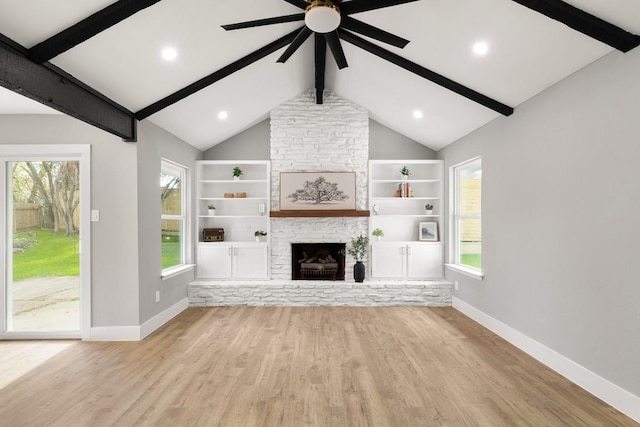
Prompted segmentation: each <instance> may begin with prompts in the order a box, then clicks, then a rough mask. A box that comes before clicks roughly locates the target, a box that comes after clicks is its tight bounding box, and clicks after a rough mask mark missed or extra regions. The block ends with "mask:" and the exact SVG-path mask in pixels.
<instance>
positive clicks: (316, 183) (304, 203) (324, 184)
mask: <svg viewBox="0 0 640 427" xmlns="http://www.w3.org/2000/svg"><path fill="white" fill-rule="evenodd" d="M355 208H356V174H355V172H281V173H280V209H281V210H353V209H355Z"/></svg>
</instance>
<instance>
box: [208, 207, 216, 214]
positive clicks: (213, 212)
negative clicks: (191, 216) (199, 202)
mask: <svg viewBox="0 0 640 427" xmlns="http://www.w3.org/2000/svg"><path fill="white" fill-rule="evenodd" d="M207 210H208V211H209V216H215V215H216V207H215V206H213V205H211V204H210V205H207Z"/></svg>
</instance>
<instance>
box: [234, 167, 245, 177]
mask: <svg viewBox="0 0 640 427" xmlns="http://www.w3.org/2000/svg"><path fill="white" fill-rule="evenodd" d="M232 173H233V177H234V178H240V175H242V174H243V173H242V169H240V168H239V167H238V166H236V167H234V168H233V172H232Z"/></svg>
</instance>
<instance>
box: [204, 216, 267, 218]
mask: <svg viewBox="0 0 640 427" xmlns="http://www.w3.org/2000/svg"><path fill="white" fill-rule="evenodd" d="M266 217H267V216H266V215H199V216H198V218H266Z"/></svg>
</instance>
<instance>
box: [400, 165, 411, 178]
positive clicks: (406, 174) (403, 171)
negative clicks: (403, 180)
mask: <svg viewBox="0 0 640 427" xmlns="http://www.w3.org/2000/svg"><path fill="white" fill-rule="evenodd" d="M400 173H401V174H402V175H404V176H406V177H408V176H409V175H411V171H410V170H409V168H408V167H406V166H403V167H402V169H400Z"/></svg>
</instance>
